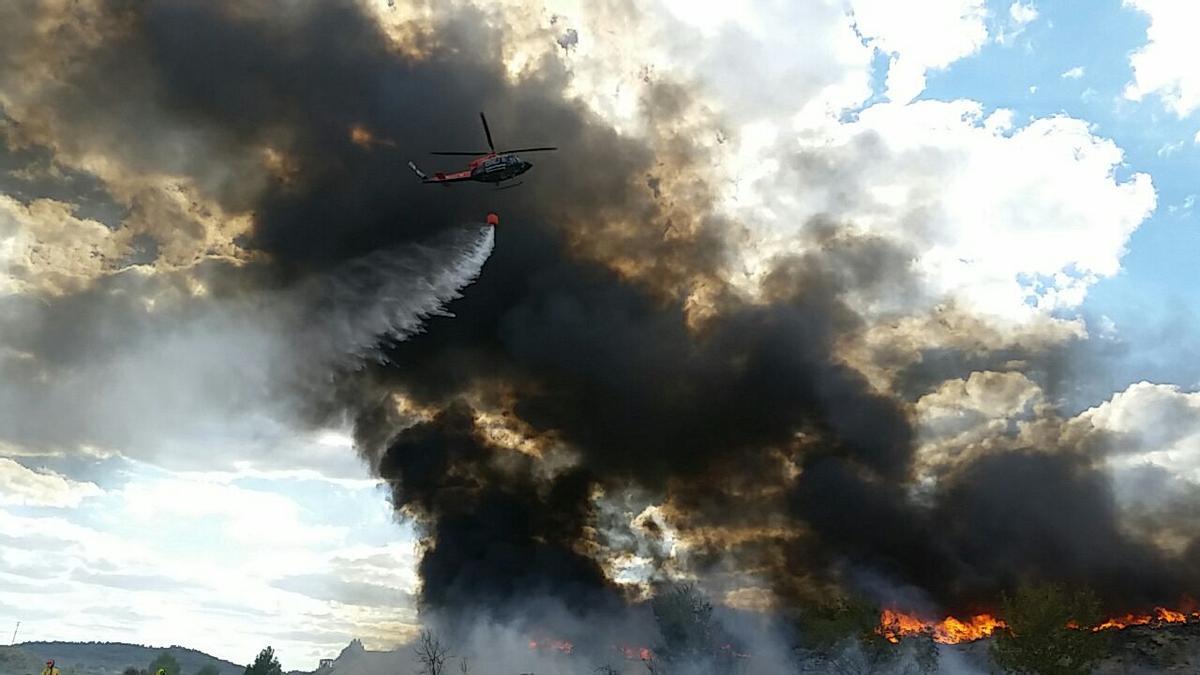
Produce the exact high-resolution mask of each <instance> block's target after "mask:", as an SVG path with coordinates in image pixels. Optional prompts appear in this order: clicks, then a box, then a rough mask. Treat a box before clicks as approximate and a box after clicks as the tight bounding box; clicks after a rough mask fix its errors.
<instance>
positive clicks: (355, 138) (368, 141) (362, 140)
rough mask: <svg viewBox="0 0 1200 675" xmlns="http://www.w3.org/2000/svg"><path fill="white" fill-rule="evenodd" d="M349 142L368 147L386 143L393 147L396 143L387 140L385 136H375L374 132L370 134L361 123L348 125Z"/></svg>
mask: <svg viewBox="0 0 1200 675" xmlns="http://www.w3.org/2000/svg"><path fill="white" fill-rule="evenodd" d="M350 142H351V143H354V144H355V145H357V146H359V147H363V148H368V149H369V148H370V147H371V146H372V145H386V146H389V147H393V148H394V147H396V144H395V143H394V142H393V141H389V140H388V139H386V138H376V137H375V134H372V133H371V132H370V131H368V130H367V128H366V127H364V126H362V125H361V124H355V125H354V126H352V127H350Z"/></svg>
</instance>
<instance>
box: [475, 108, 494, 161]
mask: <svg viewBox="0 0 1200 675" xmlns="http://www.w3.org/2000/svg"><path fill="white" fill-rule="evenodd" d="M479 119H481V120H483V133H485V134H487V139H488V147H489V148H491V149H492V152H495V151H496V144H495V143H493V142H492V130H491V129H489V128H488V125H487V118H486V117H484V116H483V112H482V111H480V113H479Z"/></svg>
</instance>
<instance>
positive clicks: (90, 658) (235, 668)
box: [3, 642, 246, 675]
mask: <svg viewBox="0 0 1200 675" xmlns="http://www.w3.org/2000/svg"><path fill="white" fill-rule="evenodd" d="M16 647H17V648H18V649H20V650H21V651H22V652H25V653H26V654H29V655H32V656H34V657H36V658H37V661H38V663H44V662H45V661H46V660H47V659H54V660H55V662H56V664H57V665H58V666H59V668H60V669H61V670H62V671H63V675H120V674H121V673H122V672H124V671H125V669H126V668H129V667H130V666H133V667H134V668H138V669H145V668H146V667H147V666H149V665H150V662H151V661H153V660H154V658H155V657H156V656H158V655H159V654H161V653H162V652H167V653H168V654H170V655H171V656H173V657H175V660H176V661H178V662H179V668H180V675H195V674H196V672H197V671H199V670H200V669H201V668H203V667H204V666H208V665H211V666H213V667H215V668H216V669H217V670H218V671H220V675H241V673H242V672H243V671H245V670H246V666H245V665H244V664H242V665H239V664H236V663H232V662H230V661H226V660H224V659H219V658H217V657H215V656H212V655H210V654H205V653H204V652H202V651H198V650H196V649H190V648H188V647H181V646H179V645H171V646H170V647H148V646H145V645H134V644H128V643H124V642H22V643H20V644H18V645H16ZM3 675H38V673H37V672H33V673H11V674H3Z"/></svg>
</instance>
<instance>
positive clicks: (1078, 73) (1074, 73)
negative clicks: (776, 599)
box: [1062, 66, 1084, 80]
mask: <svg viewBox="0 0 1200 675" xmlns="http://www.w3.org/2000/svg"><path fill="white" fill-rule="evenodd" d="M1083 74H1084V68H1083V66H1075V67H1074V68H1071V69H1070V70H1068V71H1066V72H1064V73H1063V74H1062V79H1064V80H1078V79H1080V78H1082V77H1083Z"/></svg>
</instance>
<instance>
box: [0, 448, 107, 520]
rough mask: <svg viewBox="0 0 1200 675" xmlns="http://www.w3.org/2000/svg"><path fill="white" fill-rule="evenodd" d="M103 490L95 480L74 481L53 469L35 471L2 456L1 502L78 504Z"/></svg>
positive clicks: (17, 504) (48, 504) (26, 504)
mask: <svg viewBox="0 0 1200 675" xmlns="http://www.w3.org/2000/svg"><path fill="white" fill-rule="evenodd" d="M102 492H103V491H102V490H101V489H100V488H99V487H97V486H96V484H95V483H90V482H80V481H74V480H71V479H69V478H66V477H65V476H62V475H60V474H57V473H55V472H53V471H49V470H42V471H34V470H33V469H29V468H26V467H25V466H23V465H21V464H18V463H17V462H15V461H13V460H11V459H9V458H7V457H0V505H15V506H50V507H56V508H63V507H76V506H79V503H80V502H82V501H83V500H84V499H87V498H88V497H95V496H97V495H99V494H101V493H102Z"/></svg>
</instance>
